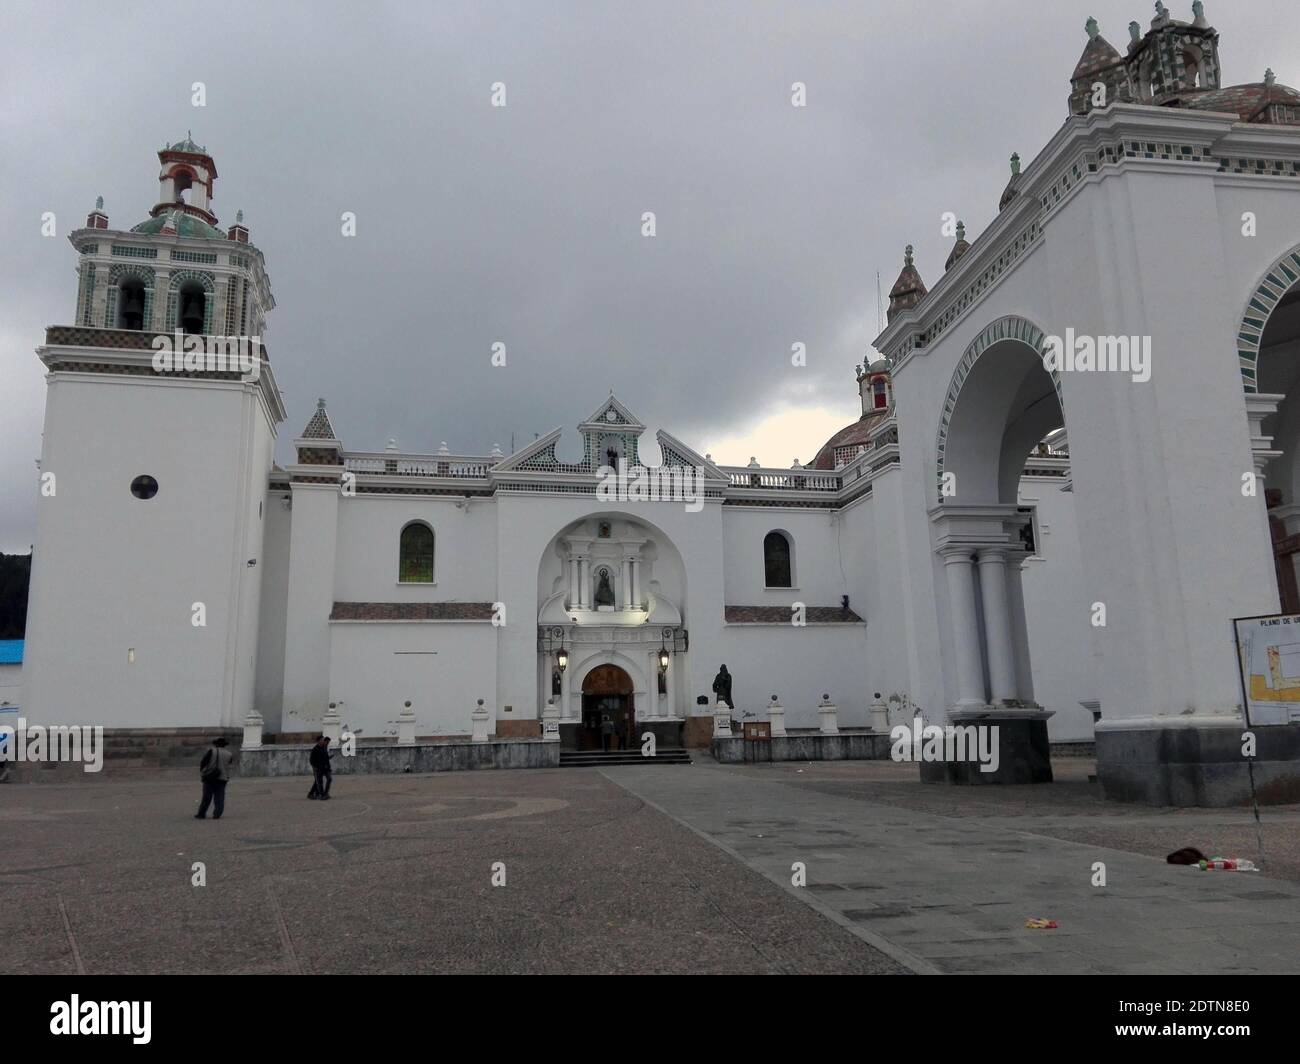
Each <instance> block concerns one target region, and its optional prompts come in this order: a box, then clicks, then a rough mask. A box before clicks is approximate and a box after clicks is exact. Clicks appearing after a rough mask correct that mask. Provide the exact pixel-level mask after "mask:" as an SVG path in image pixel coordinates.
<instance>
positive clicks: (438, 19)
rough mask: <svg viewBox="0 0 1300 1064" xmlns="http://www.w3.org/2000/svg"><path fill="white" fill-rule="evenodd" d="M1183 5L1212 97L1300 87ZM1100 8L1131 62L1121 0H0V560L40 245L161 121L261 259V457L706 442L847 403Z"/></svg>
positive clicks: (133, 163)
mask: <svg viewBox="0 0 1300 1064" xmlns="http://www.w3.org/2000/svg"><path fill="white" fill-rule="evenodd" d="M1182 6H1186V7H1187V8H1188V10H1189V11H1190V0H1188V3H1187V4H1186V5H1182V4H1175V5H1171V9H1172V10H1173V13H1174V14H1175V16H1176V17H1180V18H1182V17H1187V18H1190V15H1188V14H1187V13H1186V12H1182V11H1181V10H1179V8H1180V7H1182ZM1208 6H1209V11H1208V14H1209V16H1210V19H1211V21H1212V22H1215V24H1216V25H1217V26H1218V28H1219V30H1220V31H1221V33H1223V35H1224V39H1223V46H1222V48H1223V59H1224V66H1225V74H1226V80H1227V81H1229V82H1234V81H1251V80H1258V78H1259V77H1260V75H1261V74H1262V71H1263V68H1264V66H1265V65H1266V64H1268V63H1271V64H1272V65H1273V66H1274V67H1275V68H1276V69H1277V70H1278V73H1279V76H1280V79H1281V80H1283V81H1287V82H1289V83H1292V84H1294V83H1295V82H1296V81H1297V80H1300V70H1290V69H1288V67H1287V65H1286V64H1287V63H1288V62H1289V61H1291V60H1290V57H1294V56H1295V55H1297V54H1300V49H1298V48H1297V47H1296V44H1297V31H1296V29H1295V28H1294V20H1291V19H1288V18H1286V17H1285V15H1284V12H1285V11H1286V9H1287V7H1286V5H1283V4H1282V3H1281V2H1280V0H1279V2H1278V3H1271V2H1270V3H1264V2H1260V3H1257V4H1246V5H1242V4H1233V5H1227V4H1215V3H1213V2H1211V3H1210V4H1209V5H1208ZM1216 8H1217V9H1218V10H1216ZM164 10H165V12H166V17H165V18H162V17H160V13H161V12H163V11H164ZM1090 14H1092V15H1096V16H1097V17H1098V19H1099V20H1100V22H1101V26H1102V31H1103V33H1104V34H1105V35H1106V36H1107V37H1108V39H1110V40H1111V41H1112V43H1116V44H1118V45H1120V46H1121V47H1122V45H1123V42H1124V41H1125V40H1126V39H1127V32H1126V30H1125V26H1126V24H1127V22H1128V21H1129V20H1130V19H1133V18H1137V19H1140V20H1141V21H1142V23H1143V25H1144V26H1145V25H1146V23H1147V22H1148V21H1149V19H1150V17H1151V11H1150V5H1149V4H1146V3H1145V2H1140V0H1122V2H1121V0H1105V2H1101V3H1094V2H1092V0H1090V2H1089V4H1087V5H1084V4H1082V3H1080V4H1078V5H1076V4H1073V3H1042V2H1030V0H1016V2H1009V0H1008V2H1000V3H981V4H968V3H961V4H958V3H956V2H955V0H950V2H948V3H924V2H923V3H888V4H886V3H866V2H861V3H838V4H799V5H795V4H793V3H791V4H738V3H737V4H706V3H682V4H676V3H674V4H663V3H649V2H646V3H635V4H632V3H627V4H624V3H616V4H615V3H611V4H588V3H570V2H558V3H540V2H538V3H521V4H480V3H471V4H446V3H437V4H415V3H409V4H400V5H376V4H367V5H357V4H353V3H347V4H339V5H328V4H310V5H307V4H302V5H291V4H281V3H275V4H268V3H265V2H259V3H255V4H241V3H224V4H217V5H210V4H202V5H199V4H194V5H191V4H187V3H171V4H168V5H165V7H159V6H158V5H153V4H147V5H146V4H119V5H115V6H113V7H112V8H111V9H101V8H97V7H92V6H89V5H83V4H66V5H65V4H55V3H40V4H33V5H29V6H22V5H18V6H15V5H13V4H11V3H10V4H6V7H5V12H4V14H3V15H0V18H2V19H3V20H4V22H3V25H0V31H2V32H0V90H2V95H0V107H2V108H3V110H2V111H0V123H2V124H0V133H2V135H3V141H2V144H3V154H2V155H0V193H2V194H3V198H2V200H0V232H2V233H3V235H4V243H3V245H0V256H2V257H3V259H2V261H3V276H2V278H0V280H2V282H3V286H2V287H0V301H2V303H0V310H2V311H3V313H2V315H0V359H2V360H3V361H2V362H0V371H2V378H3V380H4V381H5V384H4V388H3V395H4V398H5V403H4V406H3V411H4V417H3V419H0V549H9V550H13V549H25V548H26V545H27V544H28V543H30V542H31V540H32V537H33V529H34V512H35V505H36V482H35V468H34V466H33V464H32V463H33V459H34V458H35V457H36V456H37V454H38V452H39V446H40V440H39V433H40V424H41V412H42V407H43V402H44V388H43V380H42V376H41V371H42V367H41V366H40V364H39V362H38V360H37V359H36V358H35V356H34V355H33V353H32V349H33V348H34V347H35V346H36V344H37V343H39V342H40V340H41V337H42V329H43V328H44V326H46V325H47V324H51V323H59V322H67V321H69V320H71V318H72V315H73V305H74V302H75V277H74V274H73V269H74V261H73V259H74V256H73V252H72V250H71V248H70V247H69V246H68V245H67V243H66V240H65V239H64V237H65V235H66V232H67V231H68V229H69V228H75V227H76V226H78V225H80V224H81V223H82V221H83V219H84V216H85V213H86V211H87V210H88V209H89V208H90V206H91V205H92V204H93V202H94V198H95V196H96V195H103V196H104V197H105V200H106V208H107V210H108V213H109V216H110V221H111V224H112V226H113V227H114V228H119V227H120V228H128V227H129V226H130V225H132V224H134V223H135V222H137V221H139V220H141V219H143V218H144V217H145V216H146V215H147V213H148V210H149V208H150V207H151V206H152V205H153V203H154V202H155V199H156V195H157V181H156V176H157V158H156V154H155V153H156V152H157V150H158V149H159V148H160V147H162V146H163V143H164V142H165V141H169V140H175V139H178V138H180V137H182V136H184V135H185V132H186V130H192V131H193V134H194V138H195V139H196V140H197V141H198V142H199V143H201V144H204V145H206V146H207V147H208V149H209V150H210V151H211V152H212V154H213V155H214V157H215V159H216V162H217V166H218V169H219V172H220V177H219V179H218V181H217V185H216V198H215V204H214V206H215V210H216V212H217V214H218V215H219V216H220V218H221V219H222V222H223V224H228V223H229V222H230V221H232V220H233V217H234V212H235V210H236V209H237V208H241V207H242V208H243V209H244V211H245V218H246V221H247V224H248V225H249V227H250V229H251V232H252V240H253V241H254V242H255V243H256V244H257V245H258V247H260V248H261V249H262V250H263V252H264V253H265V255H266V259H267V264H268V268H269V271H270V274H271V278H272V283H273V287H274V291H275V295H276V299H277V302H278V307H277V309H276V310H275V311H274V312H273V314H272V315H271V317H270V321H269V325H268V329H267V332H266V343H267V346H268V349H269V351H270V353H271V357H272V361H273V365H274V367H275V372H276V375H277V380H278V383H279V385H280V387H281V389H282V390H283V392H284V394H285V399H286V402H287V405H288V410H289V418H288V423H287V424H286V425H284V426H282V428H281V451H280V455H281V460H282V461H283V460H284V459H285V458H286V457H287V456H288V454H289V453H290V452H289V448H288V447H287V445H286V441H287V440H291V439H292V438H293V437H294V436H295V435H297V433H298V432H299V431H301V429H302V427H303V425H304V424H305V422H306V420H307V418H308V416H309V414H310V412H311V410H312V408H313V405H314V403H315V400H316V398H317V396H325V397H327V398H328V400H329V405H330V413H331V417H332V419H333V422H334V425H335V427H336V429H337V430H338V431H339V433H340V435H341V436H342V437H343V439H344V441H345V443H346V445H347V446H348V447H349V448H351V449H357V450H360V449H380V448H382V447H383V445H384V443H385V441H386V440H387V438H388V437H389V436H396V437H397V439H398V441H399V443H400V445H401V446H402V448H403V449H407V450H432V449H435V448H436V447H437V446H438V444H439V442H440V441H442V440H446V441H447V443H448V445H449V446H450V447H451V448H452V450H453V451H457V452H466V451H470V452H486V451H487V450H488V449H489V448H490V447H491V446H492V445H493V444H494V443H496V444H500V445H501V446H502V447H503V448H506V449H508V447H509V444H510V439H511V433H512V432H513V433H514V434H515V442H516V444H517V445H522V444H523V443H525V442H527V441H528V440H529V439H531V437H532V435H533V433H540V432H546V431H548V430H549V429H551V428H553V427H554V426H556V425H563V426H564V427H565V429H566V431H569V432H571V430H572V427H573V426H574V425H575V423H576V422H577V421H578V420H580V419H581V418H582V417H584V416H585V415H587V414H588V413H589V412H590V411H591V410H592V409H594V408H595V407H596V406H597V405H598V404H599V402H600V401H601V399H602V398H603V397H604V395H605V394H607V392H608V391H609V389H610V388H613V389H615V390H616V391H617V392H618V394H619V395H620V396H621V397H622V398H623V399H624V401H625V402H626V403H628V405H629V406H630V407H631V408H632V409H633V410H634V411H635V412H637V413H638V414H640V415H641V416H642V417H643V418H644V419H645V420H647V421H648V422H649V423H650V424H651V425H652V426H659V425H662V426H663V427H665V428H667V429H669V431H671V432H673V433H674V434H676V435H679V436H681V437H682V438H684V439H685V440H687V441H688V442H697V443H699V444H700V445H701V446H703V445H704V444H705V443H707V440H708V438H709V437H717V436H718V435H721V434H724V433H729V432H733V431H739V430H740V429H742V428H744V427H745V425H746V424H747V423H752V422H753V421H754V420H756V419H757V418H758V417H759V416H761V414H762V413H763V412H764V411H765V410H766V409H767V408H769V407H770V406H771V404H773V403H774V402H775V401H778V400H780V399H782V398H791V399H798V400H800V401H807V402H809V403H819V404H831V405H834V404H841V405H843V406H844V408H845V410H846V411H850V412H851V411H853V410H854V409H855V403H856V399H855V397H854V395H853V390H854V385H853V380H852V367H853V365H854V363H855V362H857V361H860V360H861V359H862V358H863V357H864V356H866V355H867V354H868V353H869V352H868V348H869V343H870V340H871V339H872V337H873V336H874V335H875V332H876V324H877V314H876V272H877V271H879V273H880V275H881V284H882V286H883V288H884V289H885V290H886V291H887V290H888V288H889V286H890V285H891V284H892V282H893V280H894V277H895V276H896V274H897V272H898V269H899V266H900V265H901V252H902V247H903V245H904V244H905V243H908V242H911V243H914V244H915V245H916V248H917V264H918V266H919V267H920V269H921V272H922V275H923V276H924V277H925V279H926V280H927V281H928V282H931V283H933V281H934V280H935V279H936V278H937V276H938V274H939V273H940V271H941V270H942V263H943V260H944V258H945V257H946V255H947V252H948V249H949V247H950V246H951V239H950V238H948V237H944V236H942V235H941V234H940V216H941V213H942V212H943V211H949V210H950V211H953V212H955V213H956V214H958V215H959V216H961V217H962V218H963V219H964V220H965V221H966V223H967V226H968V230H969V233H970V235H971V237H972V238H974V237H975V236H977V235H978V234H979V233H980V231H981V230H982V229H983V228H984V227H985V226H986V225H987V224H988V222H989V220H990V219H991V218H992V217H993V215H994V214H995V213H996V206H997V198H998V195H999V193H1000V192H1001V189H1002V186H1003V185H1004V183H1005V181H1006V176H1007V169H1006V160H1007V157H1008V156H1009V155H1010V154H1011V152H1012V151H1013V150H1019V151H1020V152H1021V153H1022V155H1024V157H1025V160H1026V162H1028V161H1029V160H1030V159H1031V158H1032V157H1033V155H1034V154H1035V153H1036V152H1037V150H1038V149H1039V148H1040V147H1041V146H1042V144H1043V143H1044V142H1045V141H1046V140H1047V139H1048V138H1049V137H1050V136H1051V134H1052V133H1053V132H1054V131H1055V129H1056V128H1057V127H1058V126H1059V124H1060V122H1061V121H1062V119H1063V118H1064V116H1065V112H1066V95H1067V92H1068V82H1067V79H1068V77H1069V74H1070V71H1071V69H1072V68H1073V65H1074V63H1075V61H1076V60H1077V58H1078V55H1079V53H1080V51H1081V50H1082V48H1083V45H1084V43H1085V40H1086V38H1085V36H1084V33H1083V22H1084V20H1085V19H1086V18H1087V17H1088V15H1090ZM195 81H202V82H204V83H205V85H206V89H207V106H206V107H203V108H196V107H192V106H191V105H190V87H191V84H192V83H193V82H195ZM795 81H802V82H805V83H806V84H807V94H808V106H807V107H806V108H802V109H796V108H794V107H792V106H791V103H790V94H791V83H792V82H795ZM494 82H503V83H504V84H505V86H506V92H507V106H506V107H505V108H504V109H494V108H492V107H491V106H490V105H489V94H490V86H491V85H492V83H494ZM43 211H55V212H56V214H57V217H58V221H59V237H58V239H57V240H49V239H45V238H42V237H41V236H40V228H39V227H40V216H41V213H42V212H43ZM344 211H353V212H355V213H356V216H357V236H356V237H355V238H352V239H348V238H344V237H343V236H341V235H340V215H341V214H342V212H344ZM645 211H653V212H654V214H655V216H656V221H657V230H658V232H657V235H656V236H655V237H654V238H652V239H649V238H645V237H643V236H641V216H642V213H643V212H645ZM496 341H501V342H503V343H505V344H506V347H507V360H508V365H507V367H506V368H504V369H500V368H493V367H492V366H491V364H490V361H489V358H490V354H491V345H492V344H493V343H494V342H496ZM795 341H802V342H803V343H805V344H806V345H807V350H808V366H807V368H804V369H796V368H793V367H791V365H790V345H791V344H792V343H794V342H795ZM168 442H169V441H163V440H160V441H159V445H160V446H165V445H167V444H168ZM821 442H822V441H821V439H815V438H810V439H809V440H808V441H807V444H806V446H805V447H804V456H805V457H811V455H812V453H813V452H814V451H815V450H816V448H817V446H818V445H819V444H820V443H821ZM568 443H569V445H570V446H572V438H571V437H570V438H569V439H568ZM717 457H719V458H720V459H722V460H724V461H732V462H738V461H744V456H740V455H719V456H717Z"/></svg>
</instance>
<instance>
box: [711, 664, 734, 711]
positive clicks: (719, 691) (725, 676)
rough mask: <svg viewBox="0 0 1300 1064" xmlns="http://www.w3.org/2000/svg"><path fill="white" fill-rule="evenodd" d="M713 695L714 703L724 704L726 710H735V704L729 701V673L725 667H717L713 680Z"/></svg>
mask: <svg viewBox="0 0 1300 1064" xmlns="http://www.w3.org/2000/svg"><path fill="white" fill-rule="evenodd" d="M713 694H714V695H715V696H716V699H715V700H716V701H718V702H725V703H726V706H727V708H728V709H735V708H736V704H735V703H734V702H733V701H732V700H731V673H729V672H728V671H727V666H725V665H721V666H719V667H718V675H717V676H715V677H714V678H713Z"/></svg>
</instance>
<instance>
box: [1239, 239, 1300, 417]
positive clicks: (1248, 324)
mask: <svg viewBox="0 0 1300 1064" xmlns="http://www.w3.org/2000/svg"><path fill="white" fill-rule="evenodd" d="M1297 282H1300V248H1296V249H1295V250H1293V251H1288V252H1287V253H1286V254H1285V255H1283V256H1282V257H1281V258H1280V259H1278V260H1277V261H1276V262H1275V263H1273V265H1272V266H1270V267H1269V268H1268V272H1267V273H1266V274H1264V279H1263V280H1262V281H1260V283H1259V286H1258V287H1257V288H1256V289H1255V291H1254V293H1253V294H1252V295H1251V297H1250V302H1249V303H1248V304H1247V306H1246V313H1245V314H1244V315H1243V316H1242V319H1241V327H1240V328H1239V329H1238V330H1237V361H1238V364H1239V365H1240V367H1241V385H1242V388H1243V389H1245V391H1246V392H1247V394H1253V393H1255V392H1258V391H1259V382H1258V380H1257V379H1256V370H1257V368H1258V367H1257V363H1258V361H1259V342H1260V338H1261V337H1262V336H1263V335H1264V326H1265V325H1266V324H1267V323H1268V318H1269V315H1270V314H1272V313H1273V308H1274V307H1276V306H1277V303H1278V300H1280V299H1281V298H1282V297H1283V296H1284V295H1285V294H1286V293H1287V291H1288V290H1289V289H1290V288H1291V287H1292V286H1293V285H1295V284H1296V283H1297Z"/></svg>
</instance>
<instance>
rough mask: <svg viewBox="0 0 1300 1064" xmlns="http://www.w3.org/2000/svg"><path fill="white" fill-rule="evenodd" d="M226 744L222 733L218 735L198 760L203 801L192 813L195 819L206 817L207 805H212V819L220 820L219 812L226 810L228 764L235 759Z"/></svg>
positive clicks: (228, 776)
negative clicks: (197, 809) (201, 758)
mask: <svg viewBox="0 0 1300 1064" xmlns="http://www.w3.org/2000/svg"><path fill="white" fill-rule="evenodd" d="M228 745H229V743H228V742H227V741H226V737H225V736H224V735H220V736H218V737H217V738H215V739H213V740H212V745H211V746H210V747H208V752H207V753H206V754H204V755H203V760H202V761H200V762H199V778H200V779H201V780H202V781H203V801H202V802H200V803H199V811H198V812H197V813H195V814H194V819H195V820H205V819H206V818H207V815H208V806H209V805H211V806H212V819H213V820H220V819H221V814H222V813H224V812H225V811H226V784H227V783H229V782H230V766H231V765H232V764H234V761H235V758H234V755H233V754H231V752H230V751H229V750H227V749H226V747H227V746H228Z"/></svg>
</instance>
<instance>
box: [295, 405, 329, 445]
mask: <svg viewBox="0 0 1300 1064" xmlns="http://www.w3.org/2000/svg"><path fill="white" fill-rule="evenodd" d="M300 439H304V440H336V439H338V437H337V436H335V435H334V426H333V425H331V424H330V416H329V414H327V413H325V400H324V399H317V400H316V412H315V413H314V414H312V416H311V420H310V421H308V422H307V427H306V428H305V429H303V430H302V436H301V437H300Z"/></svg>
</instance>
